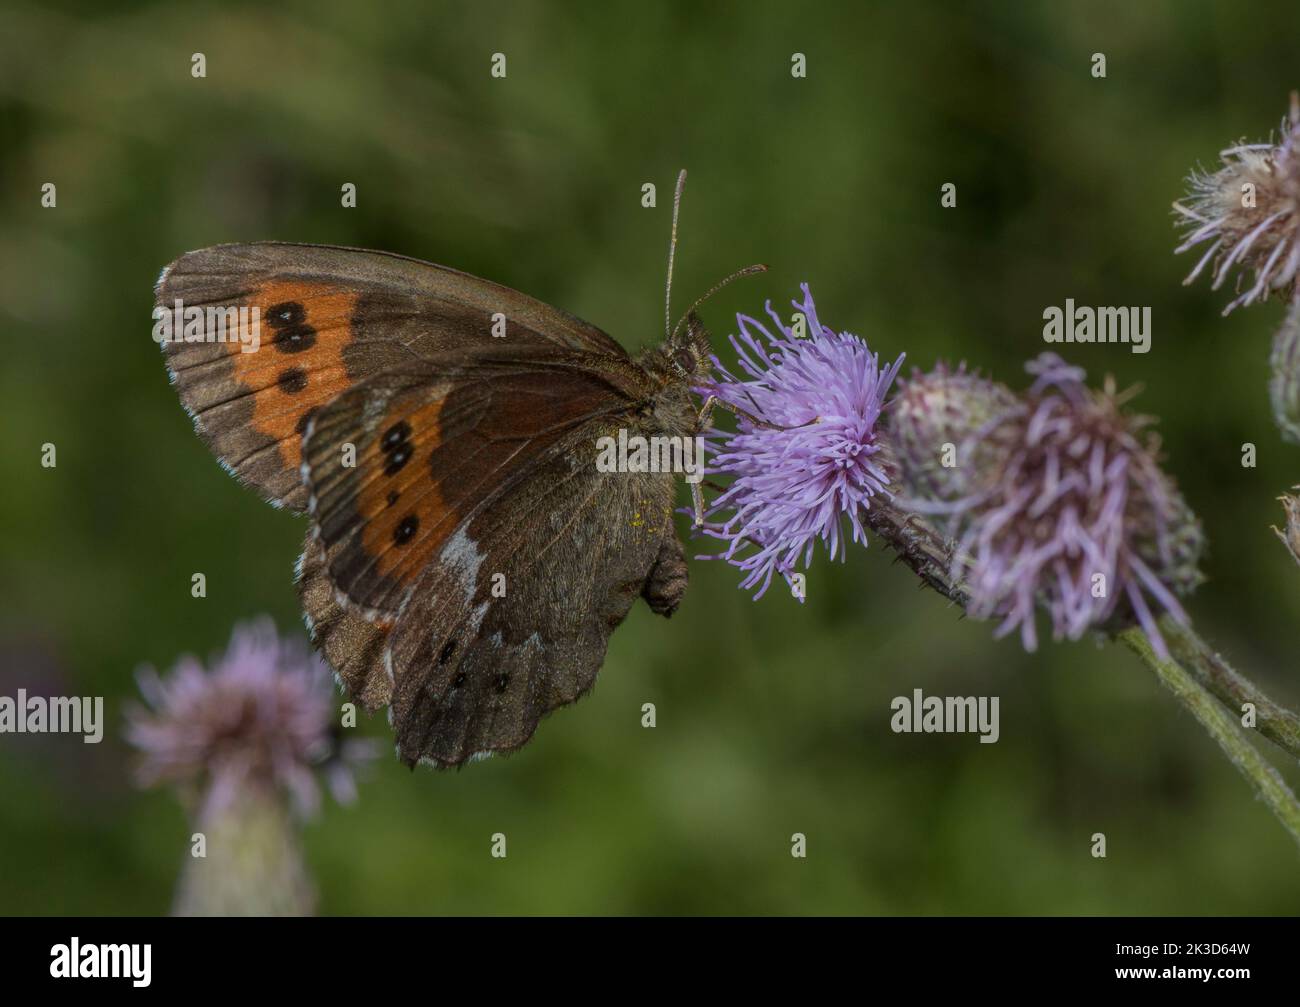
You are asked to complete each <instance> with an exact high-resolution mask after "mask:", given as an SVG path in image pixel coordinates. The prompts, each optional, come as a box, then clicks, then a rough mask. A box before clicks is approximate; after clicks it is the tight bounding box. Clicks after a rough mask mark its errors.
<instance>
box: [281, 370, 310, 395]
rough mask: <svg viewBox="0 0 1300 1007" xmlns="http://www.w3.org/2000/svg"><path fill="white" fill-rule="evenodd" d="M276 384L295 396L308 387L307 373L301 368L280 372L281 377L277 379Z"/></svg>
mask: <svg viewBox="0 0 1300 1007" xmlns="http://www.w3.org/2000/svg"><path fill="white" fill-rule="evenodd" d="M275 383H276V384H277V385H279V386H280V388H281V390H282V391H285V392H288V393H289V394H290V395H295V394H297V393H298V392H300V391H302V390H303V389H304V388H306V387H307V372H306V371H304V370H303V369H302V368H301V367H287V368H285V369H284V370H283V371H281V372H280V376H279V377H278V378H276V379H275Z"/></svg>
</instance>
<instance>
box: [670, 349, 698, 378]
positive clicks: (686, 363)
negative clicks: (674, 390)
mask: <svg viewBox="0 0 1300 1007" xmlns="http://www.w3.org/2000/svg"><path fill="white" fill-rule="evenodd" d="M673 363H675V364H676V365H677V366H678V367H680V368H681V369H682V370H683V371H684V372H685V373H687V374H694V373H695V354H694V353H692V352H691V351H690V350H688V349H686V348H684V347H683V348H682V349H680V350H675V351H674V352H673Z"/></svg>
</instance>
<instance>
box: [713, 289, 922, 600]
mask: <svg viewBox="0 0 1300 1007" xmlns="http://www.w3.org/2000/svg"><path fill="white" fill-rule="evenodd" d="M802 289H803V301H802V302H799V301H794V302H792V304H793V306H794V308H795V310H796V311H798V312H799V313H800V314H802V316H803V318H804V321H805V324H806V326H807V334H806V336H800V335H799V334H797V333H796V332H795V331H794V329H793V328H792V327H791V326H788V325H786V324H785V322H784V321H782V319H781V317H780V316H779V315H778V314H777V313H776V312H775V311H773V310H772V307H771V303H770V302H769V303H768V305H767V313H768V315H769V317H770V318H771V320H772V329H769V328H768V327H767V326H766V325H765V324H764V323H762V322H760V321H758V320H757V319H755V318H750V317H749V316H747V315H738V316H737V318H736V321H737V324H738V327H739V330H740V331H739V334H738V335H736V336H732V337H731V343H732V346H734V347H735V349H736V353H737V354H738V356H739V361H740V369H741V371H742V372H743V376H740V377H737V376H735V375H733V374H732V373H731V372H729V371H728V370H727V369H726V368H725V367H723V365H722V364H721V363H720V362H719V361H718V360H717V358H716V357H715V358H714V359H713V367H714V370H715V372H716V373H717V374H719V375H720V378H719V379H717V380H710V381H709V382H707V383H705V384H703V385H701V386H700V387H699V388H697V389H696V390H697V391H698V392H699V393H700V394H701V395H714V396H717V398H718V399H719V400H721V401H722V402H723V403H725V404H727V405H729V406H731V407H733V408H734V409H735V410H737V411H738V412H737V416H738V418H737V423H736V425H737V428H738V429H737V432H736V433H734V434H728V433H721V432H718V431H710V432H709V433H708V435H706V444H707V447H708V450H709V452H710V455H711V456H712V462H711V464H710V466H709V468H710V471H711V472H714V473H720V474H726V475H730V476H732V477H733V478H732V482H731V484H730V486H729V487H728V488H727V489H726V491H725V492H723V493H722V494H721V495H720V496H719V497H718V498H717V499H716V500H715V501H714V502H713V504H712V505H711V506H710V508H709V510H708V512H707V514H706V518H707V520H706V522H705V524H704V528H703V531H704V534H706V535H709V536H711V537H714V538H718V539H721V540H723V541H725V542H726V543H727V548H726V550H725V551H724V552H722V553H721V554H719V556H720V558H723V559H725V560H726V561H727V562H729V563H731V564H733V565H734V566H736V567H738V568H739V569H740V570H742V571H744V573H745V577H744V579H743V580H742V581H741V587H742V588H744V589H746V590H748V589H750V588H754V587H757V588H758V592H757V594H756V595H755V598H758V597H761V596H762V595H763V593H764V592H765V591H766V590H767V588H768V586H769V585H770V584H771V581H772V576H773V574H774V573H779V574H781V575H782V576H784V577H786V578H789V577H790V576H791V575H792V574H793V572H794V570H795V567H796V566H797V565H798V564H799V563H800V562H802V563H803V564H804V565H807V564H808V562H809V561H810V560H811V559H812V553H813V547H814V544H815V543H816V542H817V540H819V539H820V540H821V541H822V542H823V543H825V545H826V548H827V551H828V552H829V553H830V556H831V558H832V559H834V558H836V557H837V556H839V557H841V558H842V557H843V555H844V553H845V546H846V542H845V534H844V529H843V524H844V521H845V520H847V521H848V525H849V528H850V530H851V534H852V540H853V541H854V542H858V541H861V542H863V543H865V542H866V531H865V528H864V526H863V522H862V512H863V511H864V510H865V509H866V508H867V507H869V506H870V502H871V498H872V496H873V495H875V494H877V493H886V492H888V491H887V489H886V487H887V484H888V482H889V479H888V477H887V475H886V473H885V470H884V468H883V466H882V465H881V464H879V460H878V459H877V457H876V456H877V453H878V452H879V451H880V450H881V445H880V444H879V443H878V442H877V432H876V422H877V420H878V419H879V417H880V412H881V410H882V409H883V408H884V406H885V397H886V394H887V393H888V391H889V387H890V385H891V384H892V383H893V381H894V377H895V376H896V375H897V373H898V369H899V367H901V366H902V362H903V358H902V356H901V355H900V356H899V358H898V360H897V361H895V362H894V363H893V364H891V365H888V366H886V367H884V368H883V369H882V368H881V366H880V359H879V356H878V355H877V354H875V353H872V352H871V351H870V350H869V349H868V348H867V344H866V343H865V342H864V341H863V340H862V339H859V338H858V337H857V336H853V335H850V334H849V333H847V332H841V333H837V332H835V331H834V330H832V329H831V328H829V327H828V326H825V325H823V324H822V323H821V321H820V320H819V319H818V317H817V308H816V305H814V303H813V299H812V295H811V294H810V293H809V292H808V285H807V284H804V285H803V287H802ZM773 330H774V331H775V334H774V331H773ZM746 414H747V415H746ZM755 421H758V422H755ZM710 558H712V557H710Z"/></svg>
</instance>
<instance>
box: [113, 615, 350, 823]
mask: <svg viewBox="0 0 1300 1007" xmlns="http://www.w3.org/2000/svg"><path fill="white" fill-rule="evenodd" d="M137 678H138V680H139V683H140V691H141V692H142V693H143V695H144V698H145V700H146V702H147V703H148V707H149V708H148V709H145V708H143V707H137V708H135V709H133V710H131V711H129V712H128V722H127V739H128V740H129V741H130V742H131V744H133V745H135V746H136V747H137V748H139V749H140V750H141V751H142V752H143V753H144V756H143V759H142V761H141V764H140V768H139V778H140V781H141V783H142V784H144V785H146V786H152V785H154V784H157V783H161V782H175V783H181V784H197V785H199V786H200V787H203V788H204V789H205V796H204V800H203V808H204V810H203V813H202V814H201V816H200V817H202V818H207V817H209V816H211V815H215V814H219V813H220V811H221V810H222V809H223V808H226V807H228V806H229V805H231V804H232V803H233V802H234V800H235V799H236V798H237V797H239V796H240V795H241V793H242V792H243V791H245V790H246V789H250V788H261V789H262V790H264V791H267V792H275V791H283V792H284V793H287V794H288V795H289V797H290V798H291V800H292V802H293V805H294V807H295V809H296V810H297V811H298V812H299V813H301V814H303V815H309V814H311V813H313V812H314V811H315V810H316V809H317V808H318V806H319V803H320V793H319V788H318V785H317V778H316V775H317V772H318V771H319V772H321V773H323V774H324V775H325V776H326V778H327V782H328V785H329V786H330V789H331V791H332V792H333V793H334V796H335V798H336V799H337V800H339V801H341V802H346V801H349V800H351V799H352V798H353V797H354V796H355V782H354V779H353V775H352V771H353V769H354V767H356V766H357V765H359V764H360V763H362V762H365V761H367V760H368V759H370V758H371V757H372V756H373V753H372V752H371V751H370V746H369V745H368V744H367V743H366V742H364V741H340V740H339V739H338V737H337V736H336V735H335V733H334V732H333V731H332V725H333V723H334V712H335V709H336V708H335V704H334V701H333V696H334V686H333V681H332V678H331V675H330V673H329V670H328V669H327V668H326V667H325V665H324V664H323V663H321V661H320V659H319V658H317V657H316V656H315V655H313V654H312V653H310V651H309V650H308V649H307V646H306V644H305V643H304V642H302V641H299V640H297V639H290V638H284V639H281V638H280V637H279V636H278V635H277V633H276V630H275V625H274V623H272V622H271V620H270V619H259V620H257V621H254V622H251V623H247V624H242V625H238V626H236V627H235V629H234V632H233V633H232V634H231V638H230V646H229V648H228V649H227V651H226V652H225V654H224V655H222V656H221V657H220V658H218V659H216V661H215V662H214V664H213V666H212V668H211V670H205V668H204V667H203V664H202V663H201V662H200V661H199V660H198V659H197V658H194V657H190V656H186V657H183V658H181V659H180V661H179V662H177V664H176V667H175V668H174V669H173V670H172V672H171V674H170V675H169V676H168V677H167V678H165V679H164V678H161V677H159V675H158V674H157V672H155V671H154V669H153V668H149V667H146V668H143V669H141V671H140V672H139V673H138V675H137Z"/></svg>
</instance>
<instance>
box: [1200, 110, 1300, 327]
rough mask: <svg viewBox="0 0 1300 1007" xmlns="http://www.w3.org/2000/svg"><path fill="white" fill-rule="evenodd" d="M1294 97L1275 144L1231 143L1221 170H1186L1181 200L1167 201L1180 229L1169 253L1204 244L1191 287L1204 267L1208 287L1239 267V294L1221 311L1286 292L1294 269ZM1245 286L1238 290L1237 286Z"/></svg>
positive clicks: (1299, 262) (1297, 190)
mask: <svg viewBox="0 0 1300 1007" xmlns="http://www.w3.org/2000/svg"><path fill="white" fill-rule="evenodd" d="M1298 148H1300V99H1298V98H1297V95H1296V94H1295V93H1293V94H1292V95H1291V112H1290V114H1289V116H1288V117H1287V118H1285V119H1284V120H1283V121H1282V128H1281V139H1280V141H1279V142H1278V143H1276V144H1273V143H1244V142H1243V143H1238V144H1236V145H1234V146H1232V147H1228V148H1227V149H1226V150H1223V151H1221V152H1220V154H1219V158H1220V160H1221V161H1222V166H1221V167H1220V168H1218V170H1216V171H1213V172H1203V171H1198V172H1193V173H1192V175H1191V176H1190V177H1189V178H1188V194H1187V198H1186V201H1185V203H1184V202H1179V203H1174V210H1175V211H1176V212H1177V213H1178V214H1179V215H1180V216H1181V223H1182V224H1183V226H1184V228H1185V233H1184V235H1183V242H1182V244H1181V245H1179V246H1178V248H1177V249H1176V250H1175V251H1176V252H1179V253H1181V252H1185V251H1187V250H1189V249H1191V248H1196V247H1198V246H1201V245H1205V244H1206V243H1207V242H1208V243H1209V245H1208V247H1207V248H1205V249H1204V251H1203V252H1202V253H1201V258H1200V261H1198V262H1197V264H1196V267H1195V268H1194V269H1193V270H1192V272H1191V273H1190V274H1189V275H1188V277H1187V279H1186V280H1185V281H1184V282H1185V283H1191V282H1192V281H1193V280H1195V279H1196V277H1198V276H1199V275H1200V274H1201V272H1202V271H1203V270H1204V269H1205V268H1206V266H1207V265H1210V264H1211V263H1212V264H1213V265H1211V270H1210V271H1211V273H1212V274H1213V276H1214V289H1215V290H1217V289H1218V288H1219V287H1220V286H1222V285H1223V283H1224V281H1225V280H1226V279H1227V278H1228V276H1229V274H1231V273H1232V271H1233V270H1234V269H1238V270H1240V271H1241V273H1242V274H1243V275H1244V273H1246V272H1247V271H1249V272H1251V273H1252V274H1253V276H1252V278H1251V279H1250V280H1249V281H1247V282H1246V283H1243V280H1242V277H1239V278H1238V281H1237V290H1238V296H1237V297H1236V298H1235V299H1234V300H1232V301H1231V302H1230V303H1229V304H1228V306H1227V307H1226V308H1225V309H1224V311H1223V313H1224V314H1225V315H1226V314H1228V312H1230V311H1232V309H1233V308H1236V307H1241V306H1246V305H1250V304H1253V303H1254V302H1255V301H1258V300H1262V299H1264V298H1266V297H1267V296H1268V295H1269V294H1270V293H1271V292H1273V291H1278V292H1280V293H1283V294H1286V295H1290V294H1291V293H1292V292H1293V291H1294V289H1295V285H1296V275H1297V272H1298V271H1300V149H1298ZM1243 286H1245V288H1246V289H1245V290H1244V291H1242V290H1241V288H1242V287H1243Z"/></svg>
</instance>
